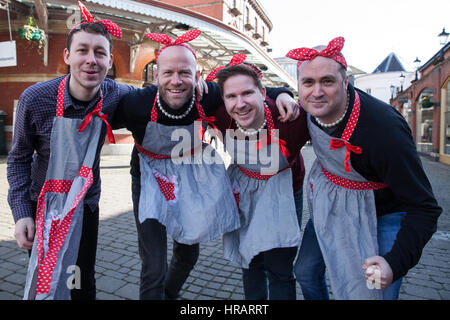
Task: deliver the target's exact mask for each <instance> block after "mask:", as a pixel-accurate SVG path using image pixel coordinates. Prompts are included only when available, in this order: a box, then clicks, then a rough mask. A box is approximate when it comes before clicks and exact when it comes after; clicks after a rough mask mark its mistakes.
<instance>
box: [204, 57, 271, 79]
mask: <svg viewBox="0 0 450 320" xmlns="http://www.w3.org/2000/svg"><path fill="white" fill-rule="evenodd" d="M246 58H247V56H246V55H245V54H243V53H238V54H235V55H234V56H233V58H231V60H230V63H229V64H227V65H226V66H221V67H218V68H215V69H214V70H213V71H211V72H210V73H209V74H208V76H207V77H206V79H205V80H206V81H213V80H214V79H215V78H216V75H217V72H219V71H220V70H222V69H223V68H226V67H230V66H236V65H238V64H244V61H245V59H246ZM245 65H246V66H247V67H249V68H252V69H253V70H255V72H256V73H257V74H258V78H260V79H262V74H261V71H260V70H258V69H257V68H255V67H253V66H252V65H250V64H247V63H245Z"/></svg>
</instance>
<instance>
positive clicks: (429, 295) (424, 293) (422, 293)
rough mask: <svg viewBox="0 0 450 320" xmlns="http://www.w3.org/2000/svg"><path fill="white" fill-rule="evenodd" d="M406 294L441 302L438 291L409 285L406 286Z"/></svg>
mask: <svg viewBox="0 0 450 320" xmlns="http://www.w3.org/2000/svg"><path fill="white" fill-rule="evenodd" d="M404 289H405V292H406V293H407V294H410V295H413V296H416V297H421V298H424V299H429V300H441V296H440V295H439V293H438V292H437V290H435V289H432V288H427V287H421V286H415V285H412V284H408V285H405V286H404Z"/></svg>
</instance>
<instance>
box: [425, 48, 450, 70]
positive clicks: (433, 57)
mask: <svg viewBox="0 0 450 320" xmlns="http://www.w3.org/2000/svg"><path fill="white" fill-rule="evenodd" d="M449 48H450V41H449V42H447V44H446V45H445V46H444V47H443V48H441V49H439V50H438V51H437V52H436V53H435V54H434V55H433V56H432V57H431V58H430V59H429V60H428V61H427V62H425V63H424V64H423V65H421V66H420V67H419V68H418V70H419V71H420V72H422V71H423V70H425V69H426V68H428V67H429V66H430V65H431V64H432V63H433V62H434V60H436V59H437V58H438V57H439V56H440V55H441V51H442V50H444V52H447V50H448V49H449Z"/></svg>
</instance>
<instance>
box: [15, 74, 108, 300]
mask: <svg viewBox="0 0 450 320" xmlns="http://www.w3.org/2000/svg"><path fill="white" fill-rule="evenodd" d="M67 79H68V76H67V77H66V78H64V79H63V80H62V81H61V83H60V86H59V89H58V102H57V112H56V117H55V118H54V120H53V127H52V132H51V138H50V159H49V164H48V169H47V174H46V179H45V183H44V186H43V188H42V190H41V192H40V194H39V197H38V202H37V210H36V221H35V225H36V235H35V240H34V243H33V249H32V252H31V256H30V261H29V265H28V273H27V277H26V284H25V294H24V299H28V300H33V299H36V300H42V299H55V300H68V299H70V289H71V285H72V282H71V281H70V280H72V278H71V277H74V276H75V277H76V276H79V273H78V275H77V274H76V267H75V264H76V261H77V257H78V249H79V244H80V239H81V231H82V225H83V199H84V196H85V195H86V192H87V191H88V189H89V187H90V186H91V185H92V183H93V173H92V166H93V163H94V159H95V155H96V151H97V147H98V143H99V137H100V132H101V128H102V119H101V118H99V117H92V114H89V115H88V117H89V122H85V121H84V124H85V125H86V126H85V128H84V129H82V130H83V131H82V132H79V130H80V126H81V125H82V124H83V123H82V122H83V120H82V119H69V118H64V117H63V101H64V90H65V84H66V80H67ZM102 101H103V99H101V100H100V102H99V103H98V104H97V107H96V109H95V110H94V111H97V112H98V111H101V106H102ZM100 115H102V116H103V114H101V113H100ZM88 117H86V118H88ZM85 120H86V119H85ZM103 121H104V120H103ZM87 124H89V125H87ZM68 280H69V281H68ZM68 282H69V283H68Z"/></svg>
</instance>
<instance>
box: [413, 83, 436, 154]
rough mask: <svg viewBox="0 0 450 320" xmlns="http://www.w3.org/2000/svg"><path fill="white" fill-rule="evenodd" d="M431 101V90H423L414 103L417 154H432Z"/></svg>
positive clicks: (432, 109) (432, 96) (432, 97)
mask: <svg viewBox="0 0 450 320" xmlns="http://www.w3.org/2000/svg"><path fill="white" fill-rule="evenodd" d="M433 101H434V95H433V89H432V88H425V89H424V90H423V91H422V93H421V94H420V95H419V99H418V100H417V102H416V144H417V151H419V152H424V153H431V152H432V142H433V114H434V108H433Z"/></svg>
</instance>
